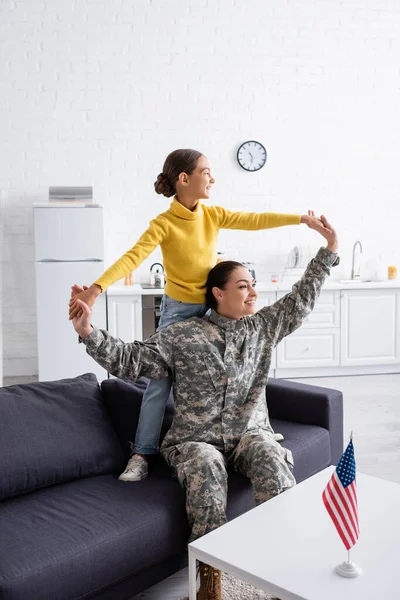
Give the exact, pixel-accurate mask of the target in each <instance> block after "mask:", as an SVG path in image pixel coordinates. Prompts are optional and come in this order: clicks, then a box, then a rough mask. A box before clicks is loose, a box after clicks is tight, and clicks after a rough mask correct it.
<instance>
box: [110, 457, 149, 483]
mask: <svg viewBox="0 0 400 600" xmlns="http://www.w3.org/2000/svg"><path fill="white" fill-rule="evenodd" d="M148 472H149V467H148V465H147V460H146V459H145V458H143V456H140V454H134V455H133V456H132V457H131V458H130V459H129V461H128V464H127V465H126V467H125V471H124V472H123V473H121V475H120V476H119V477H118V479H119V480H120V481H140V480H141V479H145V478H146V477H147V475H148Z"/></svg>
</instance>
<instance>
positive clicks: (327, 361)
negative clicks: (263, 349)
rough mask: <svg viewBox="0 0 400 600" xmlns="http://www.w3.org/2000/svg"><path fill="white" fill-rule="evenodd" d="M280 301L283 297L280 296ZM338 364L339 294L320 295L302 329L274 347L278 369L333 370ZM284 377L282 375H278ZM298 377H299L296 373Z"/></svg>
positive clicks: (334, 291) (333, 291)
mask: <svg viewBox="0 0 400 600" xmlns="http://www.w3.org/2000/svg"><path fill="white" fill-rule="evenodd" d="M278 295H279V297H282V296H283V295H284V294H283V293H279V294H278ZM339 361H340V292H339V290H329V291H322V292H321V294H320V297H319V298H318V300H317V302H316V304H315V307H314V310H313V312H312V313H310V315H309V316H308V317H307V318H306V319H305V321H304V322H303V325H302V326H301V327H300V328H299V329H297V330H296V331H295V332H294V333H292V334H291V335H289V336H288V337H286V338H284V339H283V340H282V341H281V343H280V344H279V345H278V347H277V361H276V367H277V369H304V368H320V367H336V366H339ZM279 375H280V376H282V377H284V376H285V375H284V374H279ZM298 376H301V373H300V372H299V374H298Z"/></svg>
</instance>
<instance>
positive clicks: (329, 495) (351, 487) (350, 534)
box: [322, 440, 360, 550]
mask: <svg viewBox="0 0 400 600" xmlns="http://www.w3.org/2000/svg"><path fill="white" fill-rule="evenodd" d="M322 500H323V501H324V504H325V508H326V510H327V511H328V513H329V516H330V517H331V519H332V521H333V523H334V525H335V527H336V529H337V532H338V534H339V535H340V537H341V539H342V542H343V544H344V545H345V546H346V549H347V550H350V548H351V547H352V546H354V544H355V543H356V541H357V540H358V536H359V534H360V529H359V526H358V504H357V489H356V461H355V459H354V446H353V441H352V440H350V442H349V444H348V446H347V448H346V450H345V452H344V454H343V456H342V458H341V459H340V461H339V463H338V466H337V467H336V469H335V471H334V472H333V474H332V477H331V478H330V480H329V481H328V485H327V486H326V488H325V489H324V491H323V492H322Z"/></svg>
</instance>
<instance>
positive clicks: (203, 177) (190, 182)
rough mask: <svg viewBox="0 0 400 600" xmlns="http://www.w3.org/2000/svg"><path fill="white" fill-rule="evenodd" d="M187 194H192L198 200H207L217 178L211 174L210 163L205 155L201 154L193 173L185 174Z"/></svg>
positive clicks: (184, 182) (184, 180)
mask: <svg viewBox="0 0 400 600" xmlns="http://www.w3.org/2000/svg"><path fill="white" fill-rule="evenodd" d="M182 179H183V185H184V190H185V194H190V196H191V197H192V198H195V199H196V200H202V199H205V200H207V199H208V198H209V197H210V192H211V188H212V186H213V184H214V183H215V179H214V178H213V176H212V175H211V168H210V163H209V162H208V160H207V159H206V157H205V156H200V158H199V159H198V161H197V165H196V168H195V170H194V171H193V173H192V174H191V175H186V174H183V178H182Z"/></svg>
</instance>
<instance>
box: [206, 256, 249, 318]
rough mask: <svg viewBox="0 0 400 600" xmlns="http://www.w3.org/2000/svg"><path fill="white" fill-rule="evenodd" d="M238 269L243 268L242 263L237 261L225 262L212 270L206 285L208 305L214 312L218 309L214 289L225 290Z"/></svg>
mask: <svg viewBox="0 0 400 600" xmlns="http://www.w3.org/2000/svg"><path fill="white" fill-rule="evenodd" d="M238 267H243V265H242V263H239V262H236V261H235V260H223V261H222V262H220V263H218V264H216V265H215V267H213V268H212V269H211V271H210V272H209V274H208V277H207V283H206V304H207V307H208V308H213V309H214V310H215V309H216V308H217V301H216V299H215V296H214V294H213V292H212V289H213V287H217V288H219V289H220V290H224V289H225V287H226V284H227V282H228V279H229V277H230V276H231V273H232V271H234V270H235V269H237V268H238Z"/></svg>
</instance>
